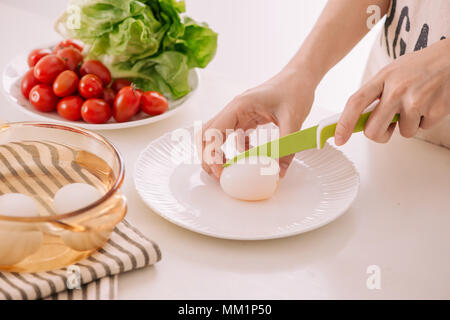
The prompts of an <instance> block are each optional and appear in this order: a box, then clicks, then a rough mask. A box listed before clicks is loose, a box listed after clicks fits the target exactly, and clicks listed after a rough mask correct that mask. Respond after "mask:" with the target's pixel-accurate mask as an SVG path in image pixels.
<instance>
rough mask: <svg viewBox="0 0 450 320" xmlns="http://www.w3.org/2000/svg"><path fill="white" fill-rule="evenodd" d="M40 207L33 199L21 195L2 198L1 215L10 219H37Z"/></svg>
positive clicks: (0, 204) (3, 196)
mask: <svg viewBox="0 0 450 320" xmlns="http://www.w3.org/2000/svg"><path fill="white" fill-rule="evenodd" d="M38 214H39V213H38V206H37V204H36V202H35V201H34V199H33V198H31V197H29V196H27V195H24V194H21V193H7V194H4V195H1V196H0V215H2V216H10V217H36V216H38Z"/></svg>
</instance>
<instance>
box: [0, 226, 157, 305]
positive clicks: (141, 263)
mask: <svg viewBox="0 0 450 320" xmlns="http://www.w3.org/2000/svg"><path fill="white" fill-rule="evenodd" d="M160 259H161V251H160V250H159V247H158V245H157V244H155V243H154V242H152V241H151V240H149V239H148V238H146V237H145V236H144V235H143V234H142V233H141V232H139V231H138V230H137V229H136V228H134V227H133V226H132V225H130V224H129V223H128V222H127V221H125V220H124V221H122V222H121V223H119V224H118V225H117V227H116V228H115V229H114V232H113V233H112V235H111V238H110V239H109V240H108V242H107V243H106V245H105V246H104V247H103V248H101V249H99V250H98V251H97V252H96V253H94V254H93V255H92V256H90V257H89V258H87V259H85V260H83V261H80V262H79V263H77V264H75V265H74V266H70V267H67V268H62V269H60V270H55V271H48V272H39V273H12V272H0V299H17V300H31V299H80V300H85V299H86V300H87V299H115V298H116V297H117V282H118V279H117V275H118V274H120V273H122V272H127V271H130V270H134V269H138V268H142V267H145V266H149V265H153V264H154V263H156V262H158V261H159V260H160ZM71 270H77V271H79V278H78V279H76V280H79V283H80V284H81V286H80V287H79V288H74V289H68V288H69V287H71V286H68V282H69V283H70V280H71V279H70V278H71V277H73V275H72V272H71Z"/></svg>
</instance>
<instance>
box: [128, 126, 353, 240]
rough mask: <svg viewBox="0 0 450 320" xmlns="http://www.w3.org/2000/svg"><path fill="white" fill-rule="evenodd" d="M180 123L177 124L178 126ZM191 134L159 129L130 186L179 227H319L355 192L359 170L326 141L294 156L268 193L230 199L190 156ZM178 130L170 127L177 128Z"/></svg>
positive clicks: (288, 231)
mask: <svg viewBox="0 0 450 320" xmlns="http://www.w3.org/2000/svg"><path fill="white" fill-rule="evenodd" d="M179 130H180V129H179ZM184 130H189V134H190V137H191V139H181V140H179V139H178V138H175V137H178V136H177V135H176V134H175V135H174V134H173V133H167V134H165V135H164V136H162V137H160V138H159V139H157V140H155V141H153V142H152V143H151V144H150V145H149V146H148V147H147V148H146V149H145V150H144V151H143V152H142V153H141V154H140V156H139V158H138V161H137V162H136V166H135V173H134V179H135V184H136V188H137V191H138V193H139V194H140V196H141V197H142V199H143V200H144V202H145V203H146V204H147V205H148V206H149V207H150V208H151V209H153V211H155V212H156V213H157V214H159V215H161V216H162V217H164V218H166V219H167V220H169V221H171V222H173V223H175V224H177V225H179V226H181V227H184V228H186V229H189V230H192V231H195V232H198V233H201V234H204V235H208V236H213V237H217V238H225V239H235V240H262V239H274V238H282V237H288V236H292V235H296V234H300V233H303V232H307V231H310V230H313V229H316V228H319V227H321V226H323V225H325V224H327V223H330V222H331V221H333V220H334V219H336V218H337V217H339V216H340V215H342V214H343V213H344V212H345V211H346V210H347V209H348V208H349V206H350V205H351V203H352V202H353V200H354V199H355V197H356V195H357V192H358V187H359V175H358V173H357V171H356V169H355V167H354V166H353V164H352V162H350V161H349V160H348V159H347V158H346V157H345V155H344V154H343V153H342V152H340V151H339V150H337V149H335V148H333V147H331V146H330V145H328V144H327V145H326V146H325V148H324V149H322V150H308V151H304V152H301V153H299V154H297V155H296V157H295V158H294V161H293V163H292V165H291V167H290V169H289V172H288V174H287V176H286V177H285V178H284V179H282V180H280V185H279V187H278V190H277V191H276V193H275V195H274V196H273V197H272V198H271V199H268V200H265V201H260V202H245V201H240V200H236V199H233V198H230V197H229V196H227V195H226V194H225V193H224V192H223V191H222V189H221V187H220V185H219V184H218V183H217V182H216V181H215V180H214V179H212V178H211V177H209V176H208V175H207V174H206V173H205V172H203V171H202V169H201V166H200V164H198V163H194V164H192V161H191V160H192V159H195V161H197V162H198V158H197V156H196V155H197V153H196V150H195V149H196V148H195V146H194V144H193V143H192V142H191V141H192V136H193V131H194V130H193V129H192V128H189V129H184ZM178 132H181V131H174V133H178Z"/></svg>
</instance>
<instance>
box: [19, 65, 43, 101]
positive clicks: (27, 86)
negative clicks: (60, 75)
mask: <svg viewBox="0 0 450 320" xmlns="http://www.w3.org/2000/svg"><path fill="white" fill-rule="evenodd" d="M37 84H39V81H38V80H37V79H36V78H35V77H34V67H33V68H31V69H30V70H28V71H27V73H25V75H24V76H23V78H22V80H21V81H20V91H22V94H23V96H24V97H25V98H27V99H28V98H29V97H30V91H31V89H33V87H34V86H35V85H37Z"/></svg>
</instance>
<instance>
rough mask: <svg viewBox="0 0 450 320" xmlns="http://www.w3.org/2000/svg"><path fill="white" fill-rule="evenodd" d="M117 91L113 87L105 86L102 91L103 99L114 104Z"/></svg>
mask: <svg viewBox="0 0 450 320" xmlns="http://www.w3.org/2000/svg"><path fill="white" fill-rule="evenodd" d="M115 97H116V93H115V92H114V90H113V89H111V88H104V89H103V93H102V99H103V100H105V101H106V103H107V104H109V105H110V106H112V105H113V104H114V98H115Z"/></svg>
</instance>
